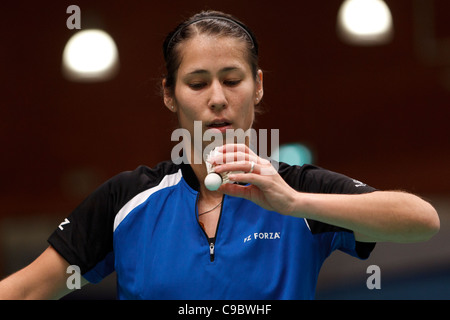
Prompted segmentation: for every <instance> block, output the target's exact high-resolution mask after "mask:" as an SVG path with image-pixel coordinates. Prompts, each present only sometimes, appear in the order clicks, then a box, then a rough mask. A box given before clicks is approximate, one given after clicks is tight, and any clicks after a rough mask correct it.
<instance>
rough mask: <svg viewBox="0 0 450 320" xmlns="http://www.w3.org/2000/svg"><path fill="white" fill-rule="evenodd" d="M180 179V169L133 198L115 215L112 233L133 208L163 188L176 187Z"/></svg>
mask: <svg viewBox="0 0 450 320" xmlns="http://www.w3.org/2000/svg"><path fill="white" fill-rule="evenodd" d="M181 177H182V174H181V169H180V170H178V172H176V173H173V174H169V175H167V176H165V177H164V178H163V179H162V180H161V182H160V183H159V184H158V185H157V186H155V187H152V188H150V189H147V190H145V191H142V192H141V193H139V194H137V195H136V196H134V197H133V198H132V199H131V200H130V201H128V202H127V203H126V204H125V205H124V206H123V207H122V209H120V210H119V212H118V213H117V215H116V217H115V218H114V230H113V231H116V229H117V227H118V226H119V224H120V223H121V222H122V221H123V219H125V218H126V217H127V215H128V214H129V213H130V212H131V211H133V209H134V208H136V207H137V206H139V205H140V204H142V203H144V202H145V200H147V199H148V197H150V196H151V195H152V194H153V193H155V192H157V191H159V190H162V189H164V188H167V187H171V186H174V185H176V184H177V183H178V182H180V180H181Z"/></svg>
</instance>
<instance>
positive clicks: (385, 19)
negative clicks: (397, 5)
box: [337, 0, 394, 45]
mask: <svg viewBox="0 0 450 320" xmlns="http://www.w3.org/2000/svg"><path fill="white" fill-rule="evenodd" d="M393 29H394V28H393V24H392V15H391V11H390V10H389V7H388V6H387V4H386V3H385V2H384V1H383V0H345V1H344V2H343V3H342V5H341V7H340V9H339V12H338V19H337V31H338V35H339V36H340V38H341V39H342V40H343V41H344V42H346V43H349V44H352V45H382V44H386V43H388V42H389V41H391V40H392V37H393V34H394V31H393Z"/></svg>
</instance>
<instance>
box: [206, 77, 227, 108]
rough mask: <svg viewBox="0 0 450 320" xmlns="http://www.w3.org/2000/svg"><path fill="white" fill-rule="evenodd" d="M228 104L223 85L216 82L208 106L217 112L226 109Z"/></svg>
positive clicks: (212, 87)
mask: <svg viewBox="0 0 450 320" xmlns="http://www.w3.org/2000/svg"><path fill="white" fill-rule="evenodd" d="M227 104H228V102H227V98H226V96H225V92H224V90H223V87H222V84H221V83H220V82H219V81H214V82H213V83H212V85H211V95H210V99H209V103H208V106H209V107H210V108H211V109H213V110H216V111H220V110H222V109H223V108H226V106H227Z"/></svg>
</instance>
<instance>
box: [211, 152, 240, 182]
mask: <svg viewBox="0 0 450 320" xmlns="http://www.w3.org/2000/svg"><path fill="white" fill-rule="evenodd" d="M219 154H221V153H220V152H219V151H217V148H214V149H213V150H211V152H210V153H209V154H208V155H207V156H206V161H205V163H206V170H207V172H208V175H207V176H206V178H205V180H204V182H205V187H206V188H207V189H208V190H210V191H216V190H217V189H219V187H220V186H221V185H222V184H224V183H233V181H230V179H228V175H229V174H230V173H240V172H243V171H227V172H222V173H216V172H214V166H213V165H212V163H211V162H210V161H211V159H212V158H213V157H215V156H217V155H219Z"/></svg>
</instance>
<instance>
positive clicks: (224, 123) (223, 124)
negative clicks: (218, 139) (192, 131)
mask: <svg viewBox="0 0 450 320" xmlns="http://www.w3.org/2000/svg"><path fill="white" fill-rule="evenodd" d="M230 125H231V122H230V121H228V120H226V119H219V120H214V121H211V122H209V123H208V124H207V125H206V126H207V127H208V128H222V127H228V126H230Z"/></svg>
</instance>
